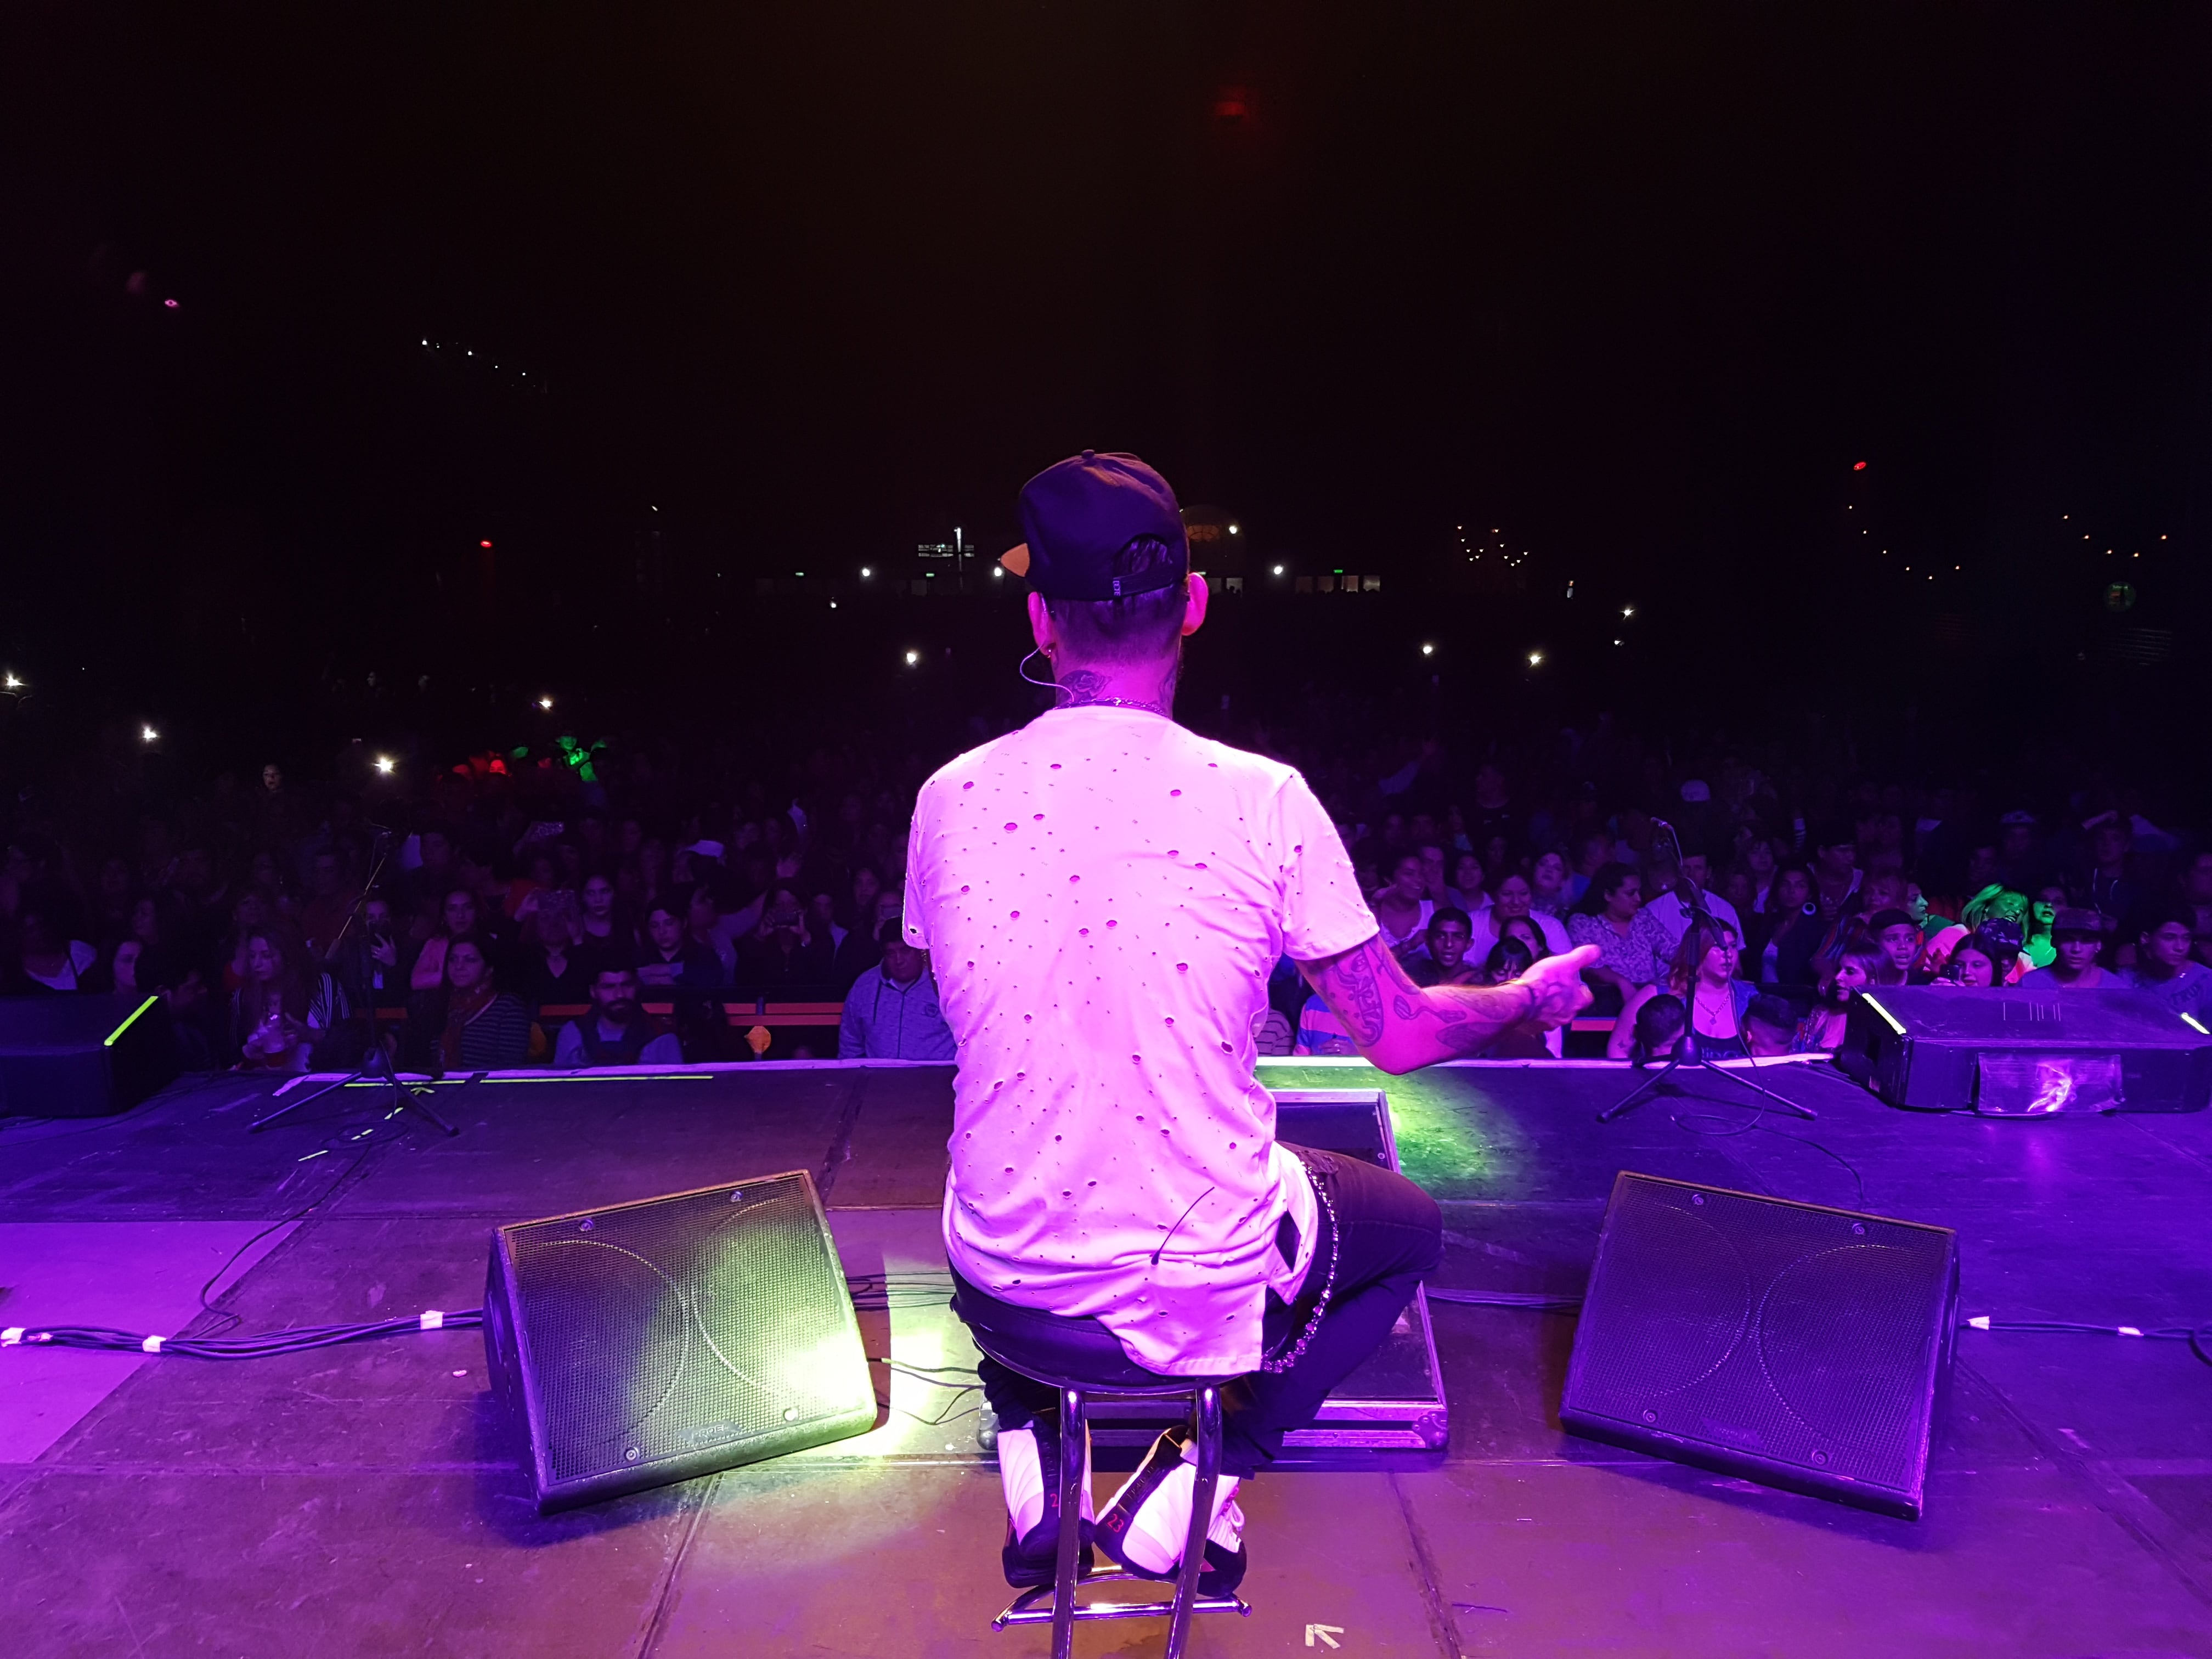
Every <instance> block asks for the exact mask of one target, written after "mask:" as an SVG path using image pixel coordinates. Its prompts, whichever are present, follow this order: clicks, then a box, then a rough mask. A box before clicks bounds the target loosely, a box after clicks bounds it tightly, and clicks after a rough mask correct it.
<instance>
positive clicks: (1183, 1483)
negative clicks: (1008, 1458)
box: [1001, 1437, 1244, 1572]
mask: <svg viewBox="0 0 2212 1659" xmlns="http://www.w3.org/2000/svg"><path fill="white" fill-rule="evenodd" d="M1003 1438H1004V1437H1001V1439H1002V1441H1003ZM1197 1456H1198V1450H1197V1447H1196V1445H1195V1444H1194V1443H1189V1442H1186V1443H1184V1445H1183V1449H1182V1460H1183V1461H1182V1462H1181V1463H1179V1464H1177V1465H1176V1468H1175V1469H1174V1470H1173V1471H1172V1472H1171V1473H1170V1474H1169V1476H1168V1478H1167V1479H1166V1480H1163V1481H1161V1482H1160V1484H1159V1485H1158V1486H1155V1487H1153V1488H1152V1496H1151V1497H1150V1498H1146V1500H1145V1502H1144V1504H1143V1506H1142V1507H1141V1508H1139V1510H1138V1511H1137V1512H1136V1514H1135V1515H1134V1516H1131V1517H1130V1520H1129V1531H1128V1534H1127V1537H1126V1538H1125V1539H1124V1540H1123V1541H1122V1544H1121V1548H1122V1551H1123V1553H1125V1554H1126V1555H1127V1557H1128V1559H1130V1560H1131V1561H1133V1562H1134V1563H1135V1564H1136V1565H1138V1566H1140V1567H1142V1568H1143V1569H1144V1570H1145V1571H1146V1572H1167V1571H1170V1570H1172V1569H1173V1568H1174V1566H1175V1565H1176V1563H1177V1562H1179V1561H1181V1560H1182V1547H1183V1544H1184V1542H1185V1541H1187V1540H1188V1538H1189V1537H1190V1506H1191V1504H1192V1503H1193V1502H1194V1500H1195V1499H1196V1498H1197V1496H1198V1467H1197V1462H1196V1460H1197ZM1237 1484H1238V1483H1237V1477H1236V1476H1235V1475H1233V1474H1225V1475H1222V1476H1220V1477H1218V1479H1217V1480H1215V1481H1214V1483H1213V1524H1212V1526H1210V1527H1209V1528H1206V1536H1207V1537H1208V1538H1209V1539H1211V1540H1212V1541H1213V1542H1215V1543H1217V1544H1218V1545H1220V1546H1221V1547H1222V1548H1224V1549H1225V1550H1227V1551H1229V1552H1230V1553H1232V1554H1233V1553H1236V1552H1237V1550H1238V1549H1240V1548H1242V1547H1243V1543H1244V1511H1243V1510H1241V1509H1239V1508H1237V1503H1236V1498H1237Z"/></svg>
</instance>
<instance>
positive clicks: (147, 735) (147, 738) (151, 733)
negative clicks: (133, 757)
mask: <svg viewBox="0 0 2212 1659" xmlns="http://www.w3.org/2000/svg"><path fill="white" fill-rule="evenodd" d="M160 736H161V733H160V732H156V731H155V729H154V728H153V727H152V726H140V727H139V728H138V738H139V740H140V741H141V742H142V743H152V742H153V741H154V740H155V738H159V737H160Z"/></svg>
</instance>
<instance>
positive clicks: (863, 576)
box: [860, 565, 875, 581]
mask: <svg viewBox="0 0 2212 1659" xmlns="http://www.w3.org/2000/svg"><path fill="white" fill-rule="evenodd" d="M873 574H875V572H873V571H872V570H871V569H869V568H868V567H867V566H866V565H862V566H861V567H860V580H862V581H866V580H868V578H869V577H870V576H872V575H873Z"/></svg>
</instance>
